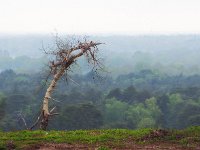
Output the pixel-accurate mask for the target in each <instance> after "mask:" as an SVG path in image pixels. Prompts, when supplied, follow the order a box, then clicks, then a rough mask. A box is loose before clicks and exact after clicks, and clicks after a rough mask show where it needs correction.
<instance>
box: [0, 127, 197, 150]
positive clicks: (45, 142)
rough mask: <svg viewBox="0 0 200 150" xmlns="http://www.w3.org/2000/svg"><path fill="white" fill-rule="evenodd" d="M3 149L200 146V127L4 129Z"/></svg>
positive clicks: (174, 149)
mask: <svg viewBox="0 0 200 150" xmlns="http://www.w3.org/2000/svg"><path fill="white" fill-rule="evenodd" d="M0 149H27V150H30V149H40V150H56V149H60V150H67V149H77V150H85V149H90V150H109V149H123V150H128V149H130V150H132V149H141V150H142V149H148V150H150V149H171V150H178V149H180V150H181V149H191V150H192V149H199V150H200V127H191V128H187V129H185V130H161V129H157V130H153V129H141V130H127V129H111V130H76V131H39V130H37V131H17V132H0Z"/></svg>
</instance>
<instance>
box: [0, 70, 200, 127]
mask: <svg viewBox="0 0 200 150" xmlns="http://www.w3.org/2000/svg"><path fill="white" fill-rule="evenodd" d="M94 77H95V74H94V73H92V72H90V73H88V74H86V75H73V76H72V77H71V78H72V79H73V80H74V81H76V83H74V82H72V81H70V80H69V79H68V78H64V79H63V80H62V81H61V82H60V83H59V85H58V87H57V89H56V91H55V93H54V95H53V99H52V100H51V105H50V107H53V106H55V105H56V106H57V111H58V112H59V113H60V115H59V116H57V117H55V118H53V119H52V120H50V126H49V129H57V130H60V129H62V130H74V129H94V128H129V129H137V128H146V127H151V128H156V127H159V128H185V127H188V126H191V125H200V75H193V76H184V75H181V74H180V75H177V76H168V75H166V74H161V73H159V72H155V71H152V70H141V71H139V72H135V73H129V74H125V75H120V76H117V77H116V78H112V77H104V78H101V79H96V77H95V79H93V78H94ZM0 83H1V84H0V129H1V130H5V131H9V130H19V129H24V128H25V127H24V126H23V122H22V120H20V118H21V116H23V117H24V118H25V119H26V121H27V123H28V124H29V125H30V124H31V123H33V122H34V121H35V120H36V118H37V117H38V115H39V109H40V105H41V103H42V99H43V96H44V93H45V90H46V87H47V84H48V82H47V83H46V76H45V75H40V74H31V75H30V74H29V75H28V74H17V73H15V72H14V71H12V70H7V71H4V72H2V73H0Z"/></svg>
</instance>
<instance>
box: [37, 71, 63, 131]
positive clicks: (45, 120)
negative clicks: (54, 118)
mask: <svg viewBox="0 0 200 150" xmlns="http://www.w3.org/2000/svg"><path fill="white" fill-rule="evenodd" d="M64 72H65V67H63V68H61V69H60V70H59V72H57V74H55V76H54V78H53V80H52V81H51V84H50V86H49V87H48V89H47V91H46V93H45V96H44V100H43V107H42V120H41V122H40V129H42V130H46V129H47V126H48V121H49V116H50V115H52V114H50V112H49V99H51V94H52V92H53V90H54V89H55V86H56V84H57V82H58V80H59V79H60V78H61V77H62V75H63V74H64Z"/></svg>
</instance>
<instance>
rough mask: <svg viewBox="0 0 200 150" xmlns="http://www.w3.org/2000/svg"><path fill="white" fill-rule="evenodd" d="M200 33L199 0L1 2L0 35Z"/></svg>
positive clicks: (32, 0) (25, 0)
mask: <svg viewBox="0 0 200 150" xmlns="http://www.w3.org/2000/svg"><path fill="white" fill-rule="evenodd" d="M55 30H57V32H59V33H60V32H66V33H70V34H71V33H74V34H79V33H84V34H85V33H89V34H92V33H106V34H107V33H114V34H123V33H125V34H144V33H159V34H160V33H200V0H0V32H1V33H52V32H55Z"/></svg>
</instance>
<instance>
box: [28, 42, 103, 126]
mask: <svg viewBox="0 0 200 150" xmlns="http://www.w3.org/2000/svg"><path fill="white" fill-rule="evenodd" d="M99 44H101V43H94V42H92V41H91V42H88V43H87V42H85V43H80V42H79V43H78V45H77V46H74V47H71V48H70V49H64V50H63V49H62V48H60V47H59V45H57V46H58V48H59V51H58V52H53V53H52V54H53V55H55V56H57V57H56V58H57V59H56V60H55V62H54V61H53V62H52V63H51V66H50V67H51V69H53V71H55V74H54V76H53V79H52V81H51V83H50V85H49V87H48V89H47V91H46V93H45V96H44V99H43V105H42V111H41V118H40V117H39V118H38V120H37V121H36V123H34V125H33V126H32V127H31V128H30V129H33V128H34V127H35V126H36V125H37V123H38V122H39V120H40V129H42V130H46V129H47V126H48V122H49V117H50V116H53V115H57V114H58V113H53V110H54V108H55V107H54V108H53V109H52V110H50V111H49V100H50V99H51V95H52V92H53V90H54V89H55V87H56V84H57V82H58V80H59V79H60V78H61V77H62V76H63V74H64V73H65V71H67V70H68V69H70V65H71V64H73V63H74V62H75V61H76V59H77V58H79V57H80V56H82V55H83V54H84V53H85V54H86V57H88V59H91V60H92V61H93V64H94V65H95V64H97V65H98V60H97V59H96V57H95V53H96V51H97V47H96V46H97V45H99ZM92 48H93V50H92ZM77 50H80V51H78V52H77V53H75V54H72V53H73V52H74V51H77ZM50 73H51V72H50Z"/></svg>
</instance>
